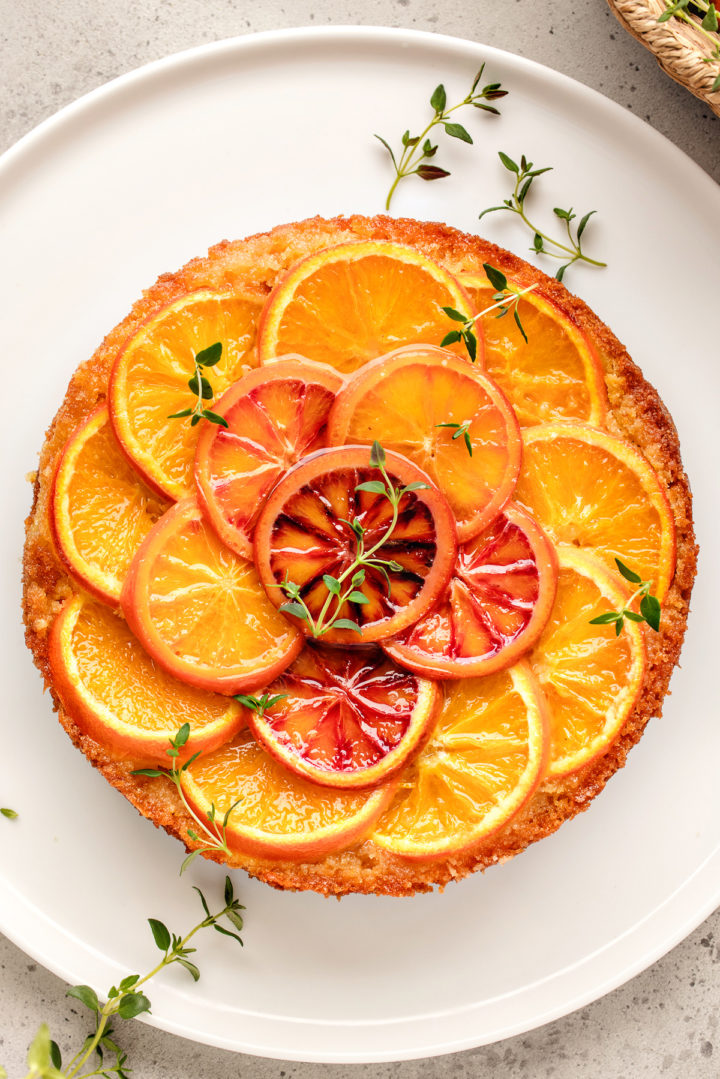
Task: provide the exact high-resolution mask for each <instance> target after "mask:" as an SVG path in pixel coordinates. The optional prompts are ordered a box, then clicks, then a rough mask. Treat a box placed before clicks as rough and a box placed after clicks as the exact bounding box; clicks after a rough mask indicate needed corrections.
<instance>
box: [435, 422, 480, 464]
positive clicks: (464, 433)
mask: <svg viewBox="0 0 720 1079" xmlns="http://www.w3.org/2000/svg"><path fill="white" fill-rule="evenodd" d="M470 422H471V421H470V420H467V421H466V422H465V423H436V424H435V426H436V427H449V428H454V430H455V433H454V434H453V436H452V439H453V442H454V441H455V439H457V438H462V439H463V441H464V443H465V448H466V450H467V451H468V453H469V455H470V456H471V457H472V455H473V449H472V441H471V439H470V433H469V431H470Z"/></svg>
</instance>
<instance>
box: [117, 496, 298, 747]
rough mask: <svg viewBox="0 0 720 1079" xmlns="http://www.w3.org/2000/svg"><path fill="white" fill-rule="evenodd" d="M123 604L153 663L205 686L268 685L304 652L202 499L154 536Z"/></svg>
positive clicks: (189, 502)
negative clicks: (221, 534) (206, 511)
mask: <svg viewBox="0 0 720 1079" xmlns="http://www.w3.org/2000/svg"><path fill="white" fill-rule="evenodd" d="M121 601H122V608H123V612H124V614H125V617H126V618H127V620H128V622H129V624H130V626H131V628H132V630H133V631H134V632H135V634H136V635H137V637H138V638H139V640H140V642H141V644H142V645H143V646H144V647H145V648H146V650H147V651H148V652H149V653H150V655H151V656H152V657H153V659H155V660H156V661H157V662H158V663H159V664H160V665H161V666H162V667H164V668H165V670H167V671H169V672H170V674H173V675H175V677H177V678H181V679H183V681H185V682H188V683H189V684H190V685H192V686H199V687H200V688H202V689H211V690H215V691H217V692H219V693H236V692H238V691H239V690H243V689H254V688H257V687H258V686H262V685H266V684H267V683H268V682H270V681H272V679H273V678H275V677H277V675H278V674H280V672H281V671H282V670H284V669H285V667H287V666H288V665H289V664H290V663H292V661H293V660H294V659H295V657H296V656H297V654H298V652H299V651H300V649H301V647H302V640H303V638H302V635H301V634H300V633H298V631H297V630H296V629H295V628H294V626H292V625H291V624H290V622H289V621H288V620H287V619H286V618H284V617H283V616H282V615H281V614H278V612H277V611H276V610H275V607H274V606H273V605H272V603H270V601H269V600H268V598H267V596H266V595H265V592H264V591H263V588H262V585H261V584H260V582H259V580H258V576H257V573H256V571H255V567H254V565H253V563H252V562H249V561H248V560H247V559H245V558H242V557H241V556H240V555H237V554H235V552H234V551H231V550H230V549H229V548H228V547H226V546H225V545H224V544H223V543H221V542H220V540H219V539H218V538H217V536H216V535H215V533H214V531H213V530H212V528H211V527H210V526H209V525H208V524H207V523H206V521H205V519H204V517H203V515H202V511H201V509H200V507H199V506H198V504H197V502H196V500H195V499H194V498H187V499H184V500H183V501H182V502H178V504H177V505H176V506H173V508H172V509H171V510H168V512H167V513H166V514H165V516H164V517H161V519H160V520H159V521H158V523H157V524H156V525H155V527H154V528H153V530H152V531H151V532H150V533H149V534H148V536H147V538H146V539H145V541H144V543H143V544H142V546H141V547H140V550H139V551H138V553H137V555H136V556H135V559H134V560H133V562H132V564H131V566H130V571H129V573H128V575H127V578H126V580H125V585H124V587H123V591H122V597H121ZM178 726H179V724H178Z"/></svg>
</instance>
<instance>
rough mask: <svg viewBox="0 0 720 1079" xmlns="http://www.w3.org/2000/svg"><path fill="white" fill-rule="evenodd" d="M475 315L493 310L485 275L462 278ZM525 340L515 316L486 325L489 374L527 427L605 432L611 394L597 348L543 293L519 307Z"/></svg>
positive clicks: (489, 320)
mask: <svg viewBox="0 0 720 1079" xmlns="http://www.w3.org/2000/svg"><path fill="white" fill-rule="evenodd" d="M460 282H461V284H462V285H463V286H464V287H465V289H466V290H467V292H468V293H469V295H470V297H471V299H472V303H473V305H474V308H475V310H477V311H482V310H484V309H485V308H486V307H490V306H491V304H492V303H493V302H494V301H493V298H492V297H493V293H494V291H495V290H494V289H493V288H492V286H491V285H490V283H489V281H488V279H487V278H486V277H485V275H484V274H467V275H463V276H462V277H461V278H460ZM518 314H519V316H520V321H521V322H522V324H523V329H524V330H525V333H526V334H527V341H525V339H524V338H523V336H522V334H521V333H520V330H519V329H518V327H517V325H516V324H515V321H514V319H513V316H512V315H511V314H510V313H508V314H507V315H503V316H501V317H500V318H497V317H496V315H497V312H495V311H493V312H491V313H489V314H488V315H487V316H486V317H485V318H483V319H481V320H480V321H481V322H482V328H483V334H484V337H485V368H486V370H487V372H488V374H489V375H491V376H492V378H494V379H495V381H496V382H497V383H498V384H499V385H500V386H501V387H502V388H503V390H504V391H505V393H506V394H507V396H508V398H509V400H510V403H511V404H512V406H513V408H514V409H515V414H516V416H517V418H518V420H519V422H520V425H521V427H527V426H529V425H531V424H536V423H551V422H552V421H553V420H565V419H568V420H583V421H585V422H586V423H590V424H595V425H597V426H602V424H603V423H604V422H605V418H606V416H607V394H606V391H605V379H604V377H603V370H602V364H601V362H600V358H599V356H598V354H597V352H596V350H595V347H594V345H593V344H592V342H591V341H590V339H589V338H588V336H587V335H586V334H585V333H584V332H583V330H581V329H580V327H579V326H578V325H577V323H575V322H574V321H573V320H572V318H571V317H570V315H568V314H567V313H566V312H565V311H561V310H560V308H559V307H557V306H556V305H555V304H554V303H552V302H551V301H550V300H548V299H546V298H545V297H544V296H540V295H539V294H538V293H537V292H528V293H526V294H525V296H523V297H522V298H521V299H520V300H519V301H518Z"/></svg>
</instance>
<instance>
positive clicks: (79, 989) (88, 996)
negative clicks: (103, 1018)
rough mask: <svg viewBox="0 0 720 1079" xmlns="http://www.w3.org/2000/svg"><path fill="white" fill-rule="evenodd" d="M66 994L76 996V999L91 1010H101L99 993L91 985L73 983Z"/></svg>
mask: <svg viewBox="0 0 720 1079" xmlns="http://www.w3.org/2000/svg"><path fill="white" fill-rule="evenodd" d="M65 996H68V997H74V998H75V1000H79V1001H80V1003H81V1004H84V1005H85V1007H86V1008H89V1009H90V1011H91V1012H99V1011H100V1001H99V1000H98V995H97V993H96V992H95V990H94V989H92V988H91V987H90V986H89V985H71V986H70V988H69V989H68V990H67V992H66V994H65Z"/></svg>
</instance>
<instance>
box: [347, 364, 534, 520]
mask: <svg viewBox="0 0 720 1079" xmlns="http://www.w3.org/2000/svg"><path fill="white" fill-rule="evenodd" d="M447 423H452V424H457V425H458V426H457V427H455V428H450V427H441V426H439V425H440V424H447ZM465 424H467V425H468V427H467V433H468V437H469V439H470V443H471V449H472V455H471V454H470V452H469V450H468V448H467V445H466V442H465V439H464V437H460V438H453V435H455V434H456V433H457V431H458V429H459V428H460V427H462V426H463V425H465ZM328 431H329V438H330V441H331V442H333V443H335V444H340V443H343V442H350V443H370V442H373V441H374V440H375V439H377V440H378V441H379V442H381V443H382V445H383V446H384V447H385V448H386V449H390V450H394V451H395V452H396V453H402V454H403V455H404V456H405V457H409V458H410V460H411V461H414V462H415V463H416V464H417V465H419V467H420V468H422V469H423V470H424V471H425V472H427V474H428V475H429V476H430V477H431V479H432V480H433V481H434V482H435V483H436V484H437V486H438V487H439V488H440V490H441V491H442V492H443V494H444V495H445V497H446V498H447V500H448V502H449V503H450V507H451V509H452V510H453V513H454V514H455V519H456V522H457V530H458V538H459V539H460V540H461V541H462V540H466V539H470V537H471V536H475V535H477V533H478V532H480V531H482V529H483V528H484V527H485V526H486V525H487V524H489V523H490V521H492V520H493V518H494V517H496V516H497V514H498V513H499V512H500V510H501V509H502V508H503V506H504V505H505V503H506V502H507V501H508V499H509V498H510V496H511V495H512V492H513V488H514V487H515V481H516V479H517V475H518V471H519V469H520V457H521V453H522V442H521V438H520V430H519V428H518V424H517V420H516V419H515V416H514V414H513V411H512V409H511V407H510V405H509V403H508V401H507V400H506V398H505V396H504V394H503V393H502V391H501V390H500V389H499V388H498V387H497V386H496V385H495V383H494V382H492V381H491V380H490V379H489V378H487V376H486V375H484V374H483V373H482V372H481V371H478V370H477V368H476V367H474V366H473V365H472V364H470V363H468V362H467V360H462V359H459V358H458V357H457V356H454V355H452V354H451V353H449V352H448V351H447V350H445V349H438V348H427V347H422V348H416V347H411V348H405V349H399V350H398V351H397V352H394V353H391V354H390V355H389V356H383V357H382V358H380V359H378V360H375V362H374V363H371V364H368V365H367V366H366V367H364V368H363V369H362V370H361V371H358V372H357V374H356V375H354V376H353V377H352V378H351V379H350V380H349V381H348V383H347V385H346V387H345V388H344V389H343V390H341V392H340V393H339V394H338V397H337V400H336V401H335V404H334V406H333V408H332V411H331V413H330V420H329V424H328Z"/></svg>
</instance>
